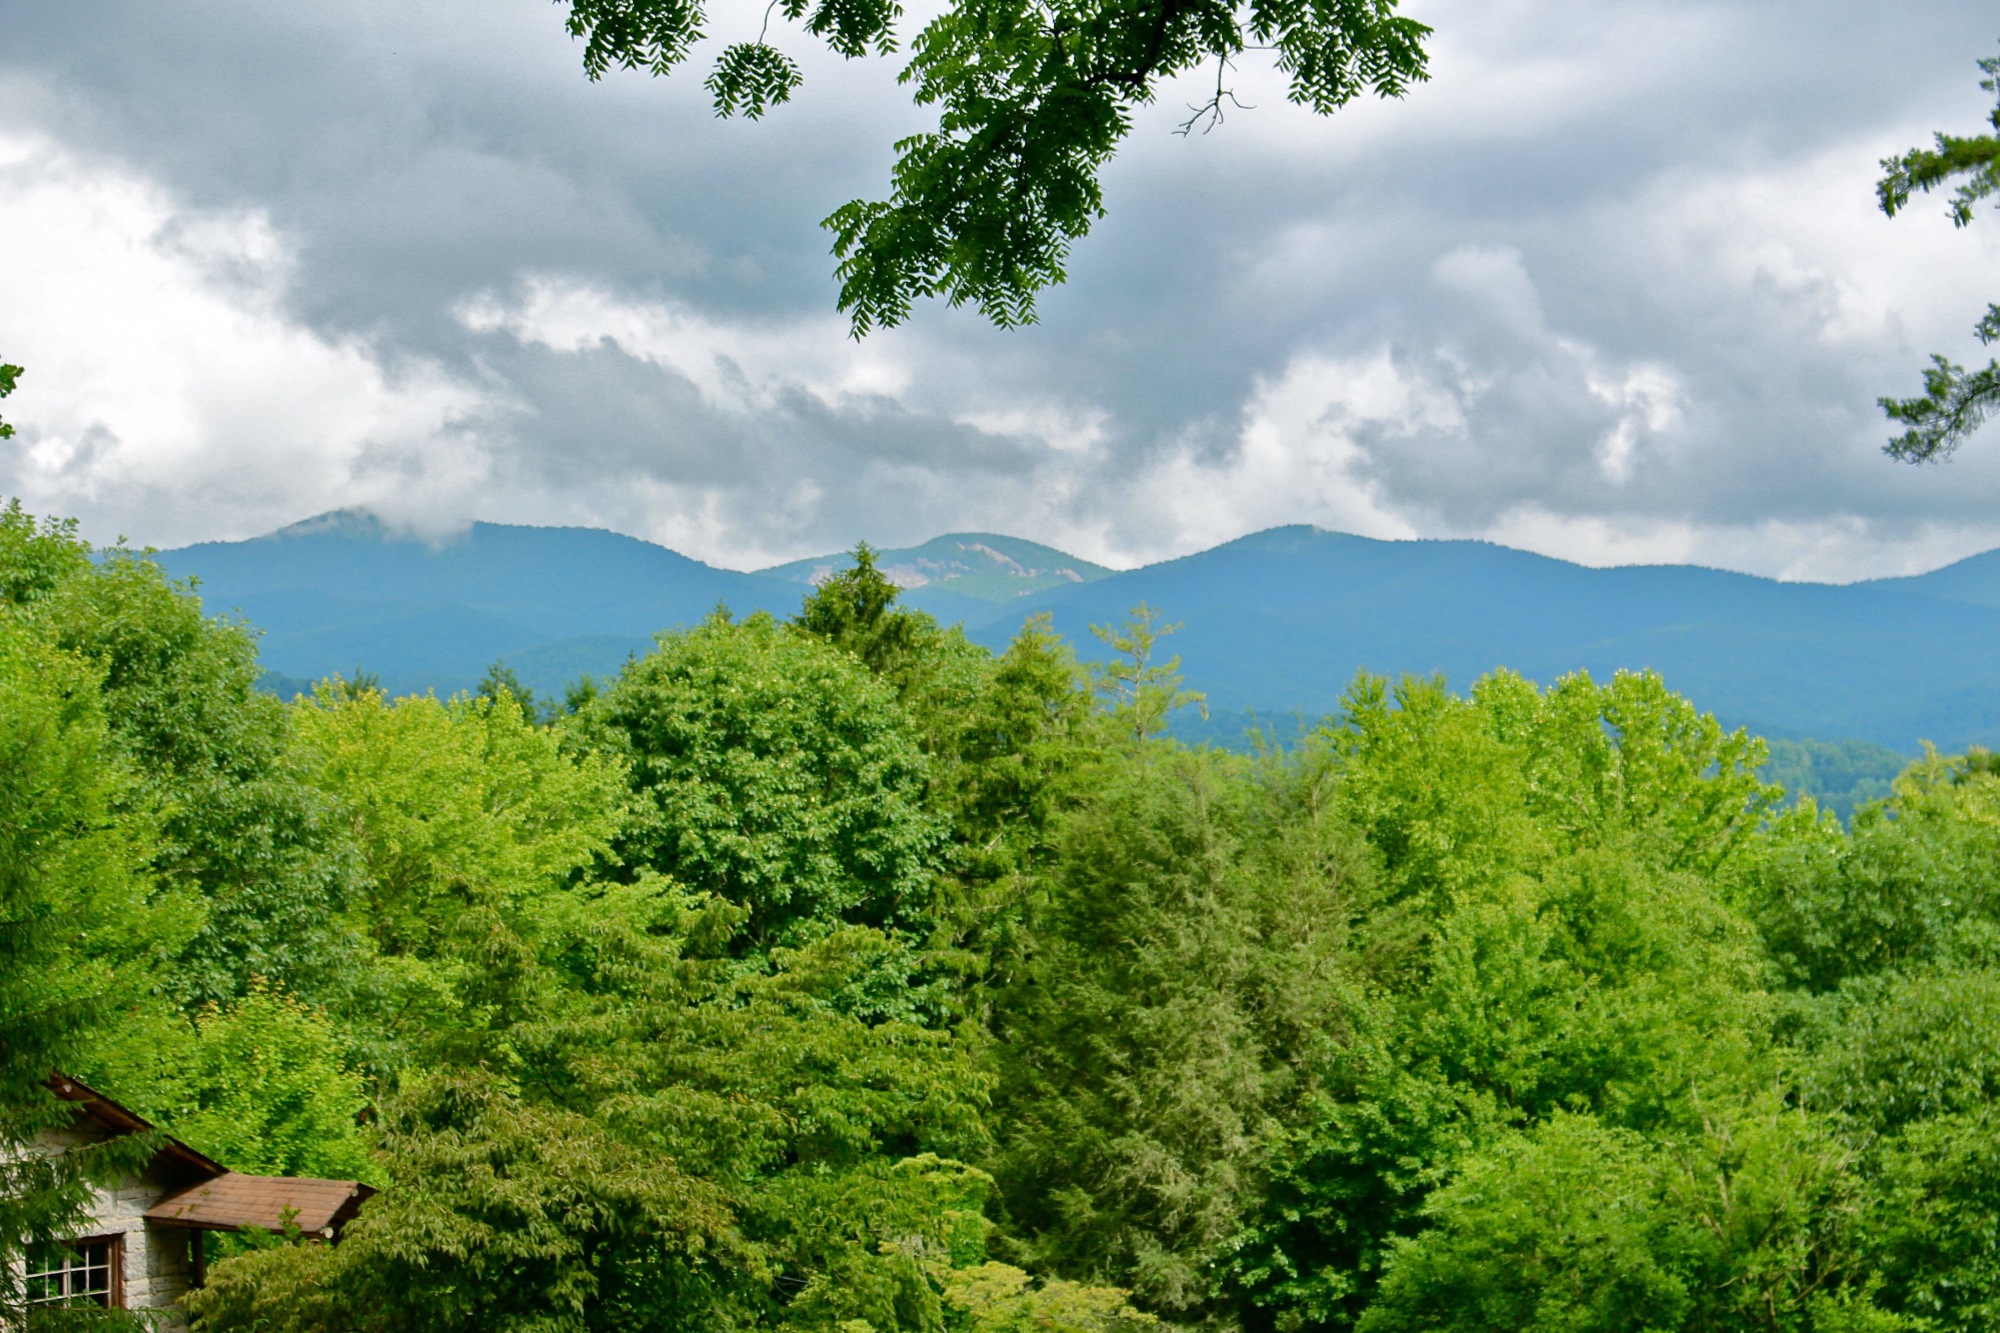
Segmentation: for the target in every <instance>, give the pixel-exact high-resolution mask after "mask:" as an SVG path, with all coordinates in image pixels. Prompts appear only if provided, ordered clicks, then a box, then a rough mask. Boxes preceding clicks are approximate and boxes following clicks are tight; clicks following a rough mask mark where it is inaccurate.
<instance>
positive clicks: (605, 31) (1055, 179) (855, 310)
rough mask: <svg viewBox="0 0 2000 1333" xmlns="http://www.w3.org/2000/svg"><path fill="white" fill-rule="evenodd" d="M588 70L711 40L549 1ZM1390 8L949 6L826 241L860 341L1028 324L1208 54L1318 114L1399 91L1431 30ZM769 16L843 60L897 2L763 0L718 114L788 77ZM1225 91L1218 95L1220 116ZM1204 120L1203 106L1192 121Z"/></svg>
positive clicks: (750, 101) (635, 8)
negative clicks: (1138, 133)
mask: <svg viewBox="0 0 2000 1333" xmlns="http://www.w3.org/2000/svg"><path fill="white" fill-rule="evenodd" d="M557 3H566V4H568V6H569V11H570V12H569V20H568V27H569V31H570V33H571V34H572V35H573V36H575V37H578V38H581V39H582V40H583V42H584V52H583V64H584V70H585V72H586V73H587V74H588V75H589V76H590V77H591V78H593V79H596V78H601V77H602V76H603V75H604V74H605V73H606V72H607V71H609V70H610V69H612V68H613V67H621V68H625V69H635V70H638V69H643V70H647V71H649V72H651V73H653V74H655V75H665V74H668V73H670V72H671V71H672V70H673V69H674V68H675V67H676V66H678V65H680V64H681V63H682V62H683V61H685V60H686V59H687V58H688V56H689V54H690V52H691V50H692V48H693V47H694V45H695V43H696V42H698V41H700V40H701V39H702V38H703V37H704V36H705V35H706V31H705V29H706V23H707V15H706V13H705V11H704V10H703V7H702V5H701V3H700V0H557ZM1396 5H1397V0H956V3H954V4H953V5H952V6H951V7H950V8H949V9H947V10H946V11H945V12H944V13H942V14H940V15H939V16H938V17H937V18H935V19H933V20H932V21H931V22H930V23H929V24H927V25H926V26H925V27H924V28H923V30H922V31H921V32H919V33H918V34H917V35H916V38H915V40H914V42H913V44H912V46H911V54H910V59H909V62H908V63H907V64H906V65H905V66H904V67H903V70H902V72H901V74H900V75H899V76H898V77H899V79H900V81H901V82H903V83H905V84H908V85H910V86H911V88H912V90H913V96H914V97H915V99H916V102H917V104H918V105H920V106H935V107H937V108H938V109H939V116H938V128H937V129H935V130H933V131H930V132H928V133H923V134H916V135H911V136H910V137H908V138H905V139H902V140H899V141H898V142H897V143H896V146H895V147H896V165H895V167H894V169H893V171H892V173H891V191H890V195H889V198H888V199H886V200H865V199H856V200H853V201H852V202H850V203H847V204H844V205H842V206H841V207H840V208H838V209H836V210H835V211H834V212H833V213H832V214H831V215H830V216H829V217H827V218H826V220H825V221H824V222H823V223H822V225H823V226H825V227H826V228H827V229H828V230H829V231H831V232H832V233H833V235H834V244H833V252H834V255H835V256H836V257H837V259H838V260H839V265H838V268H837V270H836V272H837V276H838V277H839V279H840V284H841V285H840V302H839V304H840V309H841V310H842V312H844V313H845V314H846V315H847V316H848V318H849V320H850V321H851V327H852V331H853V333H854V336H856V337H857V338H858V337H861V336H863V335H865V334H867V333H868V332H869V331H870V330H873V329H876V328H883V327H889V326H893V325H896V324H900V323H902V322H903V321H904V320H906V319H908V318H909V316H910V311H911V307H912V306H913V305H914V304H915V302H916V301H918V300H919V299H922V298H924V297H941V298H943V299H944V300H945V301H947V302H948V303H950V304H951V305H953V306H961V305H968V304H969V305H972V306H974V307H976V308H977V309H978V310H979V311H980V313H981V314H983V315H985V316H986V317H987V318H988V319H990V320H992V321H993V322H994V323H995V324H997V325H1000V326H1001V327H1012V326H1015V325H1020V324H1026V323H1032V322H1033V321H1034V319H1035V317H1036V312H1035V299H1036V297H1037V295H1038V294H1039V293H1040V292H1041V291H1043V290H1044V289H1045V288H1047V287H1050V286H1052V285H1054V284H1056V283H1059V282H1062V281H1064V280H1065V278H1066V276H1067V274H1066V271H1065V268H1064V265H1065V263H1066V262H1067V259H1068V256H1069V249H1070V246H1071V244H1072V243H1073V242H1075V241H1077V240H1080V239H1081V238H1082V237H1083V236H1085V235H1086V234H1087V233H1088V232H1089V230H1090V226H1091V224H1092V223H1093V222H1095V221H1096V220H1097V219H1099V218H1101V217H1103V216H1104V195H1103V190H1102V188H1101V186H1100V185H1099V182H1098V173H1099V172H1100V171H1101V170H1102V169H1103V167H1104V165H1105V164H1106V163H1107V162H1109V161H1110V160H1111V158H1112V156H1113V155H1114V154H1115V153H1116V151H1117V148H1118V145H1119V143H1120V141H1121V140H1123V139H1124V137H1125V135H1126V134H1127V133H1128V132H1129V131H1130V129H1131V118H1132V113H1133V111H1134V109H1135V108H1137V107H1139V106H1142V105H1144V104H1146V103H1148V102H1150V101H1152V100H1153V98H1154V96H1155V94H1156V93H1157V91H1158V88H1159V86H1160V84H1161V83H1163V82H1165V81H1167V80H1169V79H1172V78H1173V77H1175V76H1176V75H1179V74H1182V73H1184V72H1186V71H1189V70H1193V69H1198V68H1200V67H1201V66H1203V65H1205V64H1207V63H1208V62H1209V61H1211V60H1213V61H1216V62H1218V65H1219V68H1220V69H1221V70H1224V71H1226V70H1227V68H1228V67H1229V65H1230V64H1231V63H1232V62H1234V61H1235V60H1236V59H1237V58H1238V57H1240V56H1242V55H1244V54H1245V53H1246V52H1250V51H1267V52H1270V53H1272V54H1273V55H1274V57H1275V59H1276V62H1277V66H1278V69H1279V70H1280V71H1281V72H1282V73H1283V74H1284V75H1285V76H1286V78H1287V80H1288V83H1289V86H1288V89H1287V96H1288V97H1289V98H1290V99H1291V100H1292V101H1293V102H1296V103H1298V104H1299V105H1300V106H1304V107H1308V108H1310V109H1311V110H1312V111H1314V112H1316V113H1318V114H1320V115H1329V114H1331V113H1332V112H1334V111H1336V110H1338V109H1339V108H1340V107H1342V106H1345V105H1346V104H1347V103H1348V102H1350V101H1352V100H1354V99H1355V98H1356V97H1358V96H1360V95H1361V94H1362V93H1364V92H1373V93H1375V94H1376V95H1378V96H1382V97H1400V96H1402V94H1403V93H1404V92H1406V91H1407V90H1408V88H1409V86H1410V85H1411V84H1412V83H1416V82H1420V81H1422V80H1423V79H1425V78H1427V77H1428V70H1429V67H1428V64H1427V60H1426V56H1425V52H1424V45H1423V43H1424V39H1425V38H1426V37H1427V36H1429V35H1430V31H1431V30H1430V29H1429V28H1428V27H1426V26H1425V25H1424V24H1422V23H1419V22H1418V21H1417V20H1415V19H1413V18H1409V17H1406V16H1404V15H1402V14H1399V13H1398V12H1397V8H1396ZM773 14H777V15H782V16H783V17H784V18H785V19H786V20H788V21H790V22H793V23H797V24H800V25H801V26H803V27H804V29H805V31H806V33H807V34H809V35H810V36H813V37H817V38H820V39H822V40H824V41H825V42H826V43H827V45H828V46H830V47H832V48H833V49H834V50H835V51H836V52H838V53H839V54H841V55H842V56H845V57H847V58H849V59H853V58H856V57H860V56H864V55H867V54H869V53H871V52H873V53H874V54H877V55H882V56H887V55H889V54H891V53H893V52H895V51H896V50H897V49H898V46H899V41H900V39H899V37H898V34H897V30H896V25H897V21H898V20H899V19H901V18H902V16H903V11H902V7H901V6H900V5H898V4H896V3H895V2H894V0H772V4H771V7H770V9H768V10H767V11H766V16H765V30H764V31H763V32H760V33H759V34H758V37H757V39H756V40H755V41H749V42H737V43H734V44H732V45H730V46H728V47H726V48H725V49H724V50H723V52H722V54H721V56H720V57H719V58H718V59H717V61H716V63H715V66H714V69H713V71H712V72H711V73H710V74H709V77H708V79H707V81H706V86H707V88H708V90H709V92H710V94H711V95H712V96H713V97H714V99H715V109H716V112H717V114H718V115H723V116H729V115H734V114H736V113H738V112H741V113H742V114H744V115H746V116H749V117H751V118H753V119H755V118H757V117H760V116H762V115H764V114H765V113H766V112H767V111H769V110H771V109H772V108H773V107H776V106H778V105H780V104H782V103H784V102H785V101H787V100H788V99H789V98H790V97H791V95H792V93H793V91H794V90H796V89H797V88H798V86H799V83H800V80H801V77H802V76H801V74H800V72H799V67H798V65H797V63H796V62H795V61H794V60H793V59H792V58H791V57H790V56H788V55H786V54H785V53H784V52H783V51H782V50H780V49H779V48H778V47H777V46H775V45H773V44H772V43H770V42H769V41H768V40H767V38H768V36H769V21H770V18H771V16H772V15H773ZM1227 96H1228V94H1227V91H1226V89H1225V90H1223V91H1221V92H1219V93H1218V94H1217V98H1216V100H1215V101H1214V103H1213V104H1212V106H1213V108H1215V109H1219V107H1220V105H1221V101H1222V100H1223V99H1225V98H1227ZM1201 114H1202V113H1201V112H1199V111H1198V112H1197V118H1199V117H1200V115H1201Z"/></svg>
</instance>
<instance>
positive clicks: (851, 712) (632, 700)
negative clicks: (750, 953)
mask: <svg viewBox="0 0 2000 1333" xmlns="http://www.w3.org/2000/svg"><path fill="white" fill-rule="evenodd" d="M579 722H580V723H581V724H582V730H581V733H580V735H581V737H582V738H583V739H584V740H585V741H587V742H588V743H591V744H595V745H598V746H601V747H602V748H604V749H605V750H606V751H607V752H609V753H612V754H615V755H617V756H619V758H620V759H621V760H622V761H624V762H625V763H627V764H628V765H629V770H628V771H629V773H630V781H631V786H632V791H633V794H634V795H635V796H636V797H637V798H638V799H637V802H636V810H635V812H634V815H633V817H632V820H631V822H630V823H629V824H628V825H627V826H626V828H625V830H624V832H623V833H621V834H620V836H619V839H618V842H617V854H618V856H619V858H620V860H621V861H622V862H623V864H624V865H625V866H626V867H627V868H628V870H630V871H637V870H639V869H641V868H647V869H652V870H655V871H658V872H660V873H662V874H667V875H671V876H673V877H674V878H675V879H677V880H679V881H680V882H682V883H684V884H687V885H688V886H690V887H692V888H696V889H699V890H701V891H703V892H710V893H715V894H717V895H719V896H721V897H722V898H725V899H727V900H728V901H730V902H733V903H737V904H739V905H741V906H743V907H745V908H747V909H748V910H749V912H750V916H749V921H748V925H747V927H746V931H745V934H744V936H743V937H742V941H741V943H742V945H743V946H744V947H749V948H755V949H766V948H769V947H771V946H774V945H780V944H795V943H798V942H801V941H803V940H805V939H808V938H811V937H812V936H813V935H815V934H818V933H822V932H824V931H826V930H829V929H831V928H833V927H835V926H837V925H839V924H840V923H842V922H848V923H853V924H867V925H878V926H884V927H889V928H893V929H897V930H903V931H909V932H914V933H915V934H916V935H917V936H918V937H921V936H922V935H923V934H926V933H928V930H929V928H930V924H931V921H932V918H933V909H934V906H935V898H936V887H937V886H936V878H935V871H936V870H937V868H938V861H939V857H940V853H941V852H942V850H943V845H944V838H945V830H944V828H943V827H942V825H941V824H940V822H939V821H938V820H937V819H936V818H935V817H934V816H933V815H931V814H930V813H929V812H928V811H927V810H926V809H925V808H924V801H923V796H924V788H925V782H926V776H927V766H926V763H925V760H924V755H923V753H922V750H921V749H920V748H919V746H918V745H917V743H916V741H915V739H914V738H913V737H912V736H911V735H910V732H909V729H908V727H907V725H906V720H905V717H904V714H903V710H902V709H901V708H900V707H899V706H898V704H897V702H896V700H895V696H894V694H893V692H892V691H891V689H890V688H889V687H888V686H887V685H886V684H884V683H882V682H880V681H878V680H876V679H875V678H874V677H873V676H872V675H871V674H870V673H869V671H868V669H867V668H866V667H865V666H863V665H862V663H861V662H860V661H859V660H858V659H857V658H855V657H854V656H853V655H851V654H850V653H848V652H846V651H843V650H841V649H837V648H834V647H831V646H830V645H828V644H827V643H826V642H824V641H823V640H822V639H820V638H819V637H818V636H816V635H813V634H808V633H805V632H803V631H801V630H798V629H795V628H792V627H790V626H786V625H781V624H779V623H777V622H776V621H774V620H772V619H771V618H770V617H768V616H762V615H759V616H753V617H751V618H750V619H749V620H746V621H743V622H740V623H738V622H734V621H731V620H728V619H726V618H724V617H723V616H721V615H717V616H713V617H711V618H710V619H709V620H707V621H706V622H704V623H703V624H702V625H700V626H698V627H697V628H695V629H692V630H687V631H684V632H678V633H673V634H666V635H662V636H661V638H660V646H659V649H658V650H657V651H656V652H654V653H652V654H650V655H649V656H647V657H644V658H640V659H638V660H636V661H634V662H632V663H631V664H630V665H628V666H627V667H626V668H625V670H624V672H623V673H622V674H621V675H620V676H619V678H618V680H617V681H616V683H614V684H613V685H612V686H611V687H610V688H609V689H608V690H606V691H605V692H604V693H603V694H602V695H600V696H599V697H598V698H597V699H596V700H595V701H594V702H593V703H591V704H590V705H588V706H587V707H586V708H585V710H584V711H583V713H581V714H580V715H579Z"/></svg>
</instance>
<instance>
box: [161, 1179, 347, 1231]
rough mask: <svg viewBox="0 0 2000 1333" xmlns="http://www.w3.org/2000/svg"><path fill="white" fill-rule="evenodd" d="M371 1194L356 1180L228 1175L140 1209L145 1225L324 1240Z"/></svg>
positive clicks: (342, 1224)
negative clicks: (293, 1232)
mask: <svg viewBox="0 0 2000 1333" xmlns="http://www.w3.org/2000/svg"><path fill="white" fill-rule="evenodd" d="M374 1192H375V1191H374V1190H373V1189H370V1188H369V1187H368V1186H366V1185H363V1184H362V1183H361V1182H359V1181H356V1180H314V1179H312V1178H310V1177H306V1176H246V1175H244V1174H243V1173H241V1172H238V1171H230V1172H228V1173H226V1174H224V1175H220V1176H217V1177H216V1178H215V1179H213V1180H205V1181H203V1182H201V1183H200V1184H199V1185H194V1186H191V1187H190V1188H188V1189H184V1190H182V1191H181V1192H180V1193H179V1194H175V1195H171V1196H169V1197H167V1198H165V1199H162V1200H160V1202H158V1203H156V1204H154V1205H153V1206H152V1207H151V1208H148V1209H147V1210H146V1220H147V1221H148V1222H158V1223H161V1224H163V1225H166V1226H176V1227H193V1228H197V1229H200V1230H207V1231H234V1230H236V1229H238V1228H239V1227H261V1228H263V1229H264V1230H266V1231H283V1230H285V1228H286V1226H287V1225H288V1224H290V1225H293V1226H296V1227H298V1229H299V1230H300V1231H301V1232H302V1233H304V1234H305V1235H308V1236H315V1235H317V1236H325V1237H329V1238H330V1237H331V1236H332V1235H333V1234H334V1233H335V1232H337V1231H339V1230H340V1228H341V1227H342V1226H344V1225H345V1224H346V1222H347V1220H348V1219H349V1218H351V1217H353V1216H354V1213H355V1210H356V1209H358V1208H359V1207H361V1203H362V1200H364V1199H366V1198H368V1196H369V1195H371V1194H373V1193H374Z"/></svg>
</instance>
